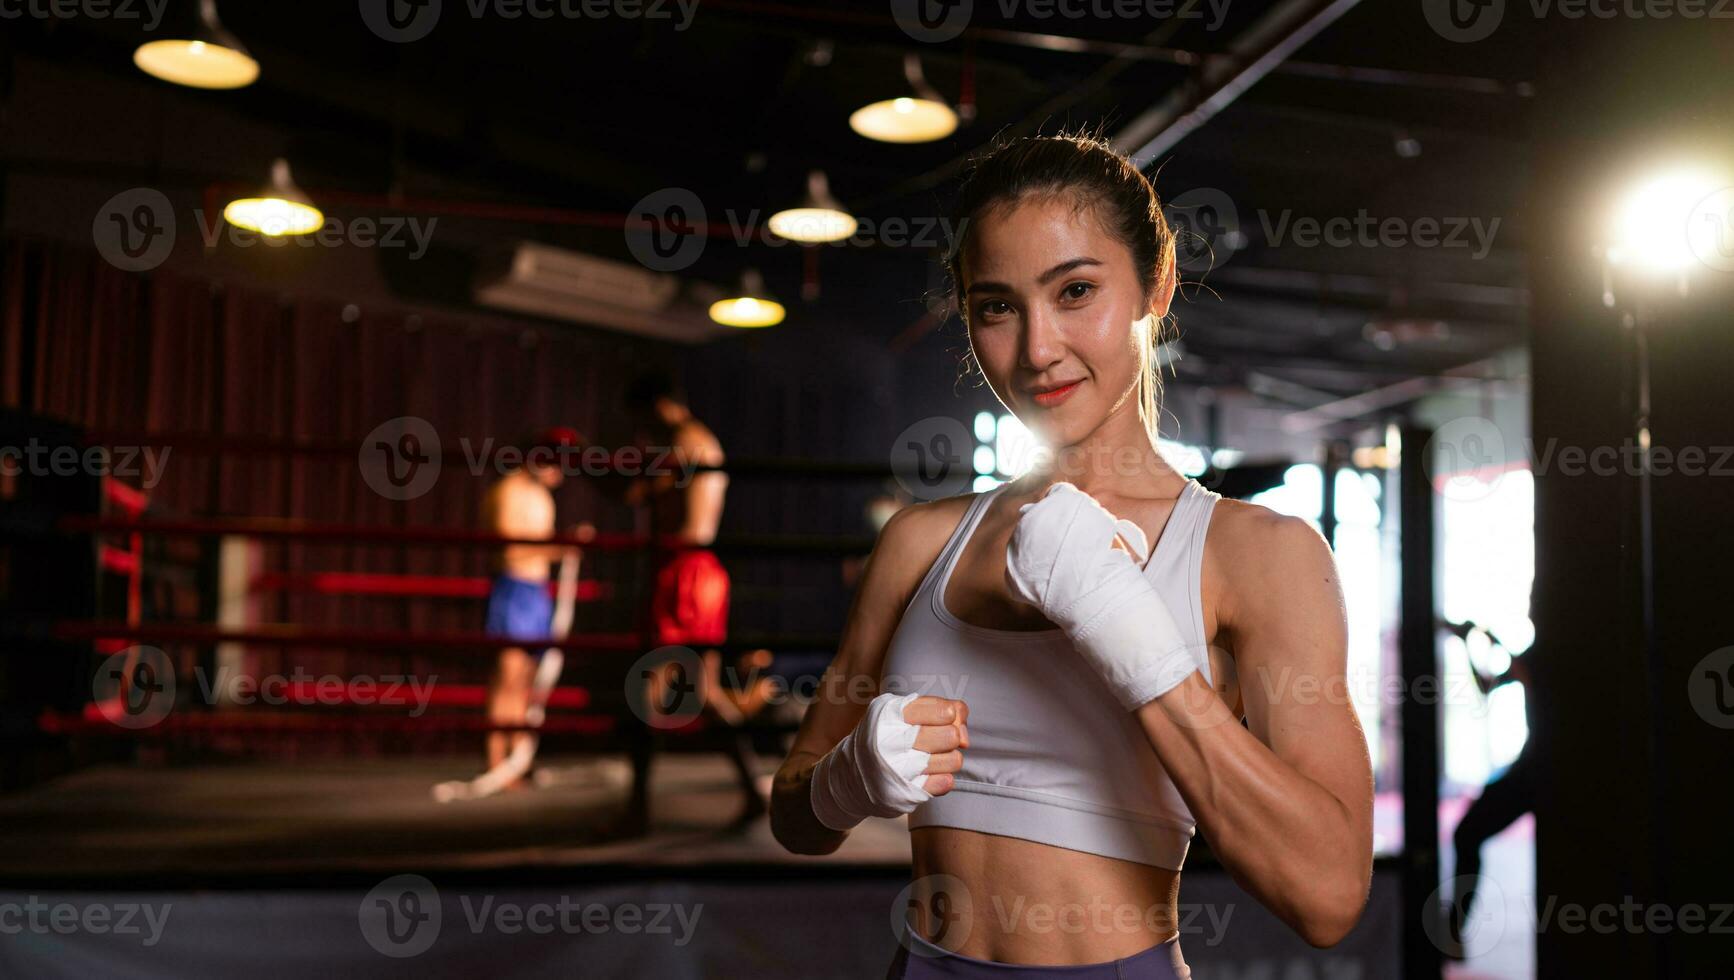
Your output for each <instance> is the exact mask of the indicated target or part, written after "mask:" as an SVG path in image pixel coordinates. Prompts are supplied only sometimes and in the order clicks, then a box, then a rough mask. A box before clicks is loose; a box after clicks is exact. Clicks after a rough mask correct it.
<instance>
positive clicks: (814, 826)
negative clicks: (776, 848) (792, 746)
mask: <svg viewBox="0 0 1734 980" xmlns="http://www.w3.org/2000/svg"><path fill="white" fill-rule="evenodd" d="M819 758H820V757H819V756H817V755H814V754H813V753H812V752H803V751H799V750H797V751H795V752H792V753H790V754H789V757H788V758H787V759H785V760H783V764H782V766H780V767H779V768H778V769H777V775H776V778H775V779H774V780H772V783H771V835H772V836H774V837H775V838H776V839H777V843H779V844H781V845H783V847H784V848H786V849H787V850H788V851H789V852H791V853H793V854H830V853H832V852H833V851H835V850H837V848H839V847H841V846H843V841H844V839H845V838H847V837H848V836H849V833H848V831H841V830H832V829H831V828H830V827H827V826H825V825H824V824H823V823H820V822H819V818H818V816H816V815H815V814H814V813H813V803H812V783H813V767H814V766H816V765H818V764H819Z"/></svg>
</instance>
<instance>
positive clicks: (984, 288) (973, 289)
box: [964, 255, 1102, 294]
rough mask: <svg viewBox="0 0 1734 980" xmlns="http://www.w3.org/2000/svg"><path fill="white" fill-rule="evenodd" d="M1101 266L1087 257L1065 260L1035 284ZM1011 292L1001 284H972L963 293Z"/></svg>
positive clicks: (1008, 287)
mask: <svg viewBox="0 0 1734 980" xmlns="http://www.w3.org/2000/svg"><path fill="white" fill-rule="evenodd" d="M1101 264H1102V263H1101V261H1100V260H1098V259H1093V258H1090V257H1089V256H1087V255H1080V256H1078V257H1077V258H1075V259H1067V260H1066V261H1064V262H1061V263H1060V264H1059V265H1056V266H1054V267H1053V268H1051V269H1049V270H1048V271H1046V272H1044V273H1042V274H1041V275H1039V276H1037V277H1036V282H1037V283H1038V284H1039V285H1043V286H1046V285H1047V284H1048V283H1050V282H1053V281H1054V280H1055V279H1058V278H1059V277H1061V276H1063V275H1065V274H1066V273H1068V272H1071V271H1072V270H1073V269H1079V268H1082V267H1084V266H1087V265H1101ZM1011 291H1012V288H1011V287H1010V286H1008V285H1006V284H1005V283H1003V282H972V283H970V284H969V288H968V289H966V290H965V291H964V292H965V293H966V294H967V293H1009V292H1011Z"/></svg>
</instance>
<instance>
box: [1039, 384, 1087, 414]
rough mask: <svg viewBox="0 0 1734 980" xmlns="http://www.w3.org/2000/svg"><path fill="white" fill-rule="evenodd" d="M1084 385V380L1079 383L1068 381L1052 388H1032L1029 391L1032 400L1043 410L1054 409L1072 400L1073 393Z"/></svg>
mask: <svg viewBox="0 0 1734 980" xmlns="http://www.w3.org/2000/svg"><path fill="white" fill-rule="evenodd" d="M1083 383H1084V381H1083V379H1082V378H1079V379H1078V380H1077V381H1068V382H1066V383H1065V384H1062V385H1055V386H1053V387H1051V388H1031V389H1029V394H1030V400H1031V401H1033V402H1035V403H1036V404H1037V405H1040V406H1041V407H1043V408H1053V407H1054V406H1056V405H1058V404H1060V403H1061V402H1063V401H1065V400H1066V399H1067V398H1070V397H1071V396H1072V393H1073V392H1075V391H1077V390H1078V386H1079V385H1081V384H1083Z"/></svg>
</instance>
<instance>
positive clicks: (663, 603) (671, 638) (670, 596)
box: [650, 550, 729, 646]
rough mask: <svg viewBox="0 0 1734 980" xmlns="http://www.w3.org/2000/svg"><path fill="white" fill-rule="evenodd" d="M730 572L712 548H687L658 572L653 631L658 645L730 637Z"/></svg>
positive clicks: (652, 608)
mask: <svg viewBox="0 0 1734 980" xmlns="http://www.w3.org/2000/svg"><path fill="white" fill-rule="evenodd" d="M728 626H729V573H728V570H727V569H725V568H723V565H722V562H720V561H718V560H717V557H716V555H714V554H712V553H711V552H708V551H701V550H693V551H683V552H681V553H679V554H677V555H675V556H674V557H673V558H670V559H669V560H668V562H667V563H665V564H664V565H663V566H662V569H661V570H660V571H658V572H657V573H656V592H655V594H654V595H652V596H651V598H650V634H651V637H652V638H653V639H654V640H655V641H656V645H657V646H701V645H703V644H706V643H723V642H726V641H727V639H728Z"/></svg>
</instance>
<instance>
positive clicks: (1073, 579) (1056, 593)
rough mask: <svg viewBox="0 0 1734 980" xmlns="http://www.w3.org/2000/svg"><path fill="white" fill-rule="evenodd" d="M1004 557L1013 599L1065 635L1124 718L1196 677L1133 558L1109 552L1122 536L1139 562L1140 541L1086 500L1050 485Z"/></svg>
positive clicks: (1137, 533) (1134, 531) (1134, 530)
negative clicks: (1103, 683) (1097, 675)
mask: <svg viewBox="0 0 1734 980" xmlns="http://www.w3.org/2000/svg"><path fill="white" fill-rule="evenodd" d="M1019 513H1020V514H1021V515H1022V516H1021V517H1020V518H1019V520H1018V524H1017V528H1016V530H1014V531H1013V532H1012V538H1011V544H1010V545H1009V546H1008V547H1007V548H1006V561H1005V574H1006V584H1007V586H1009V587H1010V588H1011V590H1012V593H1013V594H1014V595H1016V596H1018V597H1019V598H1021V599H1023V600H1024V601H1025V602H1028V603H1030V604H1031V605H1034V606H1035V607H1036V608H1038V609H1040V610H1041V611H1042V615H1044V616H1046V617H1047V618H1048V619H1050V620H1052V621H1053V623H1054V625H1056V626H1058V627H1060V629H1062V630H1065V632H1066V635H1067V636H1068V637H1069V638H1070V639H1071V641H1072V645H1073V646H1075V647H1077V649H1078V652H1079V653H1081V654H1083V655H1084V658H1085V659H1086V660H1088V661H1090V663H1091V665H1093V666H1094V667H1095V668H1096V670H1097V672H1098V673H1100V674H1101V675H1102V679H1103V680H1105V681H1107V683H1108V687H1109V688H1110V689H1112V690H1113V692H1114V696H1115V697H1116V698H1117V699H1118V700H1119V702H1120V704H1121V705H1122V706H1123V707H1125V708H1126V710H1128V711H1132V710H1135V709H1136V708H1138V707H1139V706H1140V705H1144V704H1147V703H1149V702H1151V701H1154V700H1155V699H1157V698H1159V697H1161V696H1162V695H1164V694H1166V693H1168V691H1169V690H1171V689H1172V688H1174V687H1175V686H1176V685H1178V684H1179V683H1180V682H1181V681H1183V680H1185V679H1186V678H1187V677H1188V676H1189V675H1190V674H1191V673H1192V672H1193V671H1194V670H1196V669H1198V668H1197V663H1196V661H1195V659H1194V655H1193V652H1192V651H1191V650H1189V649H1188V645H1187V642H1186V638H1185V634H1184V633H1182V632H1181V631H1180V627H1179V626H1178V625H1177V624H1176V623H1175V622H1174V617H1173V616H1172V615H1171V614H1170V613H1169V611H1168V607H1167V606H1166V605H1165V604H1164V603H1163V602H1162V597H1161V596H1160V595H1158V594H1157V592H1156V589H1155V588H1154V587H1153V586H1152V585H1151V584H1150V580H1149V579H1147V578H1145V576H1144V572H1143V570H1142V569H1141V568H1140V567H1139V565H1140V564H1141V562H1142V560H1143V558H1142V557H1141V558H1140V561H1138V562H1134V561H1133V560H1132V556H1130V555H1128V554H1126V553H1125V552H1124V551H1120V550H1119V549H1117V548H1115V547H1114V538H1115V536H1116V535H1119V536H1122V537H1125V538H1126V539H1127V540H1128V541H1129V542H1130V544H1131V545H1132V547H1134V548H1136V549H1137V550H1138V551H1139V553H1140V556H1143V554H1144V552H1145V551H1146V548H1147V546H1146V544H1145V537H1144V532H1143V531H1142V530H1140V529H1139V528H1138V527H1137V525H1135V524H1133V523H1132V522H1130V521H1122V520H1117V519H1116V518H1115V517H1114V515H1113V514H1110V513H1109V512H1108V511H1107V509H1106V508H1104V507H1103V506H1102V505H1101V504H1099V503H1097V502H1096V499H1095V498H1094V497H1091V496H1090V495H1089V494H1087V493H1085V492H1083V491H1082V490H1079V489H1078V488H1077V487H1075V486H1073V485H1071V484H1070V483H1056V484H1054V485H1053V486H1051V487H1049V488H1048V492H1047V494H1046V495H1045V496H1043V497H1042V499H1041V500H1039V501H1037V502H1035V503H1033V504H1025V505H1024V506H1023V508H1022V509H1021V510H1020V511H1019Z"/></svg>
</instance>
